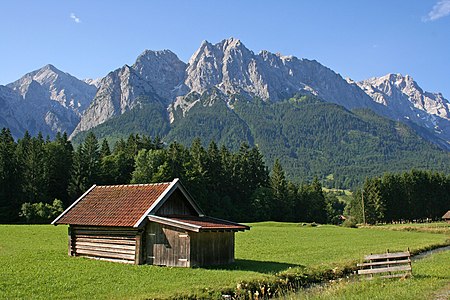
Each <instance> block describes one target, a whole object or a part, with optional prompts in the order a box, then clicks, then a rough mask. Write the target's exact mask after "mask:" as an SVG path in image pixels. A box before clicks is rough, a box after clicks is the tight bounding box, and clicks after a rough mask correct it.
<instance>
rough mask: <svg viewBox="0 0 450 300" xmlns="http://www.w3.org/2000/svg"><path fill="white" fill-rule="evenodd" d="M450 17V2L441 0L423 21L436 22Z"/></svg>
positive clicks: (449, 0)
mask: <svg viewBox="0 0 450 300" xmlns="http://www.w3.org/2000/svg"><path fill="white" fill-rule="evenodd" d="M448 15H450V0H439V1H438V2H437V3H436V4H435V5H434V6H433V8H432V9H431V11H430V12H429V13H428V14H427V15H426V16H425V17H423V18H422V21H424V22H428V21H436V20H438V19H440V18H443V17H446V16H448Z"/></svg>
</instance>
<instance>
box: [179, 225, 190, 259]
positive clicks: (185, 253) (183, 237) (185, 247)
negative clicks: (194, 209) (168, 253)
mask: <svg viewBox="0 0 450 300" xmlns="http://www.w3.org/2000/svg"><path fill="white" fill-rule="evenodd" d="M178 241H179V253H178V265H179V266H180V267H189V244H190V243H189V235H188V234H187V233H178Z"/></svg>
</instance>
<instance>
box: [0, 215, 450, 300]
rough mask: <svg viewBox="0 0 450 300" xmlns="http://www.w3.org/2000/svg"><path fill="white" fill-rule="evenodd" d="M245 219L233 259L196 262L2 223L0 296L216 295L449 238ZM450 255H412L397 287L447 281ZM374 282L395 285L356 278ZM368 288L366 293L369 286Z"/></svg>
mask: <svg viewBox="0 0 450 300" xmlns="http://www.w3.org/2000/svg"><path fill="white" fill-rule="evenodd" d="M249 225H250V226H251V230H250V231H248V232H243V233H238V234H237V235H236V263H235V264H233V265H228V266H220V267H212V268H195V269H184V268H164V267H155V266H146V265H144V266H134V265H123V264H117V263H110V262H104V261H96V260H89V259H84V258H78V257H77V258H74V257H69V256H67V227H65V226H57V227H54V226H49V225H1V226H0V265H1V266H2V269H1V271H0V299H19V298H20V299H24V298H26V299H50V298H51V299H62V298H64V299H73V298H77V299H92V298H95V299H145V298H160V299H161V298H173V297H176V296H179V297H187V296H191V297H199V296H202V295H203V296H205V295H207V296H208V297H217V298H220V297H221V291H224V290H228V291H230V290H233V289H235V288H236V286H237V285H238V284H239V283H240V282H242V281H246V282H249V281H253V282H256V281H262V280H272V279H273V278H275V275H274V274H276V273H279V272H282V271H285V270H288V269H289V268H291V269H302V268H334V267H336V266H343V265H349V264H355V263H356V261H358V260H360V259H361V258H362V257H363V256H364V255H365V254H367V253H371V252H373V253H376V252H383V251H385V250H386V249H390V250H391V251H396V250H405V249H406V248H408V247H409V248H410V249H411V250H412V251H418V250H420V249H426V248H428V247H430V246H431V245H444V244H449V236H448V234H441V233H429V232H410V231H391V230H380V229H377V228H375V229H373V228H358V229H352V228H342V227H337V226H331V225H323V226H318V227H308V226H301V225H299V224H294V223H276V222H263V223H253V224H249ZM449 258H450V256H449V253H448V252H446V253H442V254H437V255H436V256H433V257H432V258H430V259H424V260H422V261H420V262H417V264H414V266H413V268H414V272H415V274H417V276H415V277H414V278H413V279H411V280H405V281H404V282H399V284H400V287H399V290H401V289H402V287H404V288H413V289H415V290H417V291H418V292H422V290H423V291H424V293H427V292H426V291H429V288H430V287H431V286H433V289H434V290H436V291H437V290H439V289H440V288H442V287H443V286H444V284H442V283H443V281H445V280H447V283H448V279H449V276H450V275H449V274H448V273H446V272H448V270H443V268H442V266H443V265H445V263H443V261H444V262H445V260H447V261H448V259H449ZM428 262H431V265H428ZM416 271H417V273H416ZM429 272H432V273H429ZM433 276H438V277H439V278H437V279H435V278H433ZM431 284H433V285H431ZM341 285H342V287H341ZM416 285H417V287H416ZM347 286H349V287H348V289H349V290H348V293H357V292H358V293H359V291H360V289H361V288H359V287H358V286H357V285H352V284H349V285H345V286H344V284H339V285H338V286H337V287H338V288H337V289H336V288H334V289H336V290H337V292H336V296H335V297H336V298H339V297H341V294H340V293H343V294H342V295H344V298H345V297H346V296H345V295H347V294H345V292H339V290H345V289H347ZM380 286H383V287H384V286H386V287H387V288H389V291H390V290H391V289H392V291H393V292H392V293H394V290H396V286H395V284H394V283H389V282H378V281H373V283H371V282H369V283H363V287H364V288H366V289H368V290H369V291H371V290H373V289H375V288H376V287H378V288H379V287H380ZM352 289H353V291H352ZM386 291H388V290H386ZM367 295H369V296H368V297H372V296H371V295H372V294H370V293H368V294H367ZM399 295H400V294H399ZM400 296H401V295H400ZM308 297H310V295H308ZM311 297H312V296H311ZM318 297H320V293H319V296H318ZM378 298H379V297H378ZM359 299H361V298H359ZM383 299H389V298H383Z"/></svg>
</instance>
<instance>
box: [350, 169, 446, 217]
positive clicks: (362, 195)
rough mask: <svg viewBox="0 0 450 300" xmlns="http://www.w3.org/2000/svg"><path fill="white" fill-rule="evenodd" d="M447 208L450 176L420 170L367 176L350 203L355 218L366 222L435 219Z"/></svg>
mask: <svg viewBox="0 0 450 300" xmlns="http://www.w3.org/2000/svg"><path fill="white" fill-rule="evenodd" d="M363 208H364V209H363ZM449 208H450V176H446V175H445V174H443V173H437V172H436V173H433V172H430V171H419V170H411V171H409V172H404V173H400V174H389V173H387V174H385V175H383V176H381V177H373V178H368V179H366V180H365V182H364V184H363V187H362V188H361V189H359V190H357V191H356V192H355V193H353V200H352V201H351V203H350V205H349V211H350V214H351V215H352V216H353V217H355V218H356V221H357V222H363V221H364V219H365V222H366V223H369V224H375V223H383V222H395V221H419V220H425V219H431V220H437V219H440V218H441V217H442V215H443V214H444V213H445V212H446V211H447V210H448V209H449Z"/></svg>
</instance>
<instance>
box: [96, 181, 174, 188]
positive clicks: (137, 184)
mask: <svg viewBox="0 0 450 300" xmlns="http://www.w3.org/2000/svg"><path fill="white" fill-rule="evenodd" d="M170 183H172V182H171V181H168V182H155V183H130V184H113V185H97V187H98V188H114V187H115V188H120V187H135V186H136V187H139V186H154V185H167V184H170Z"/></svg>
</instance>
